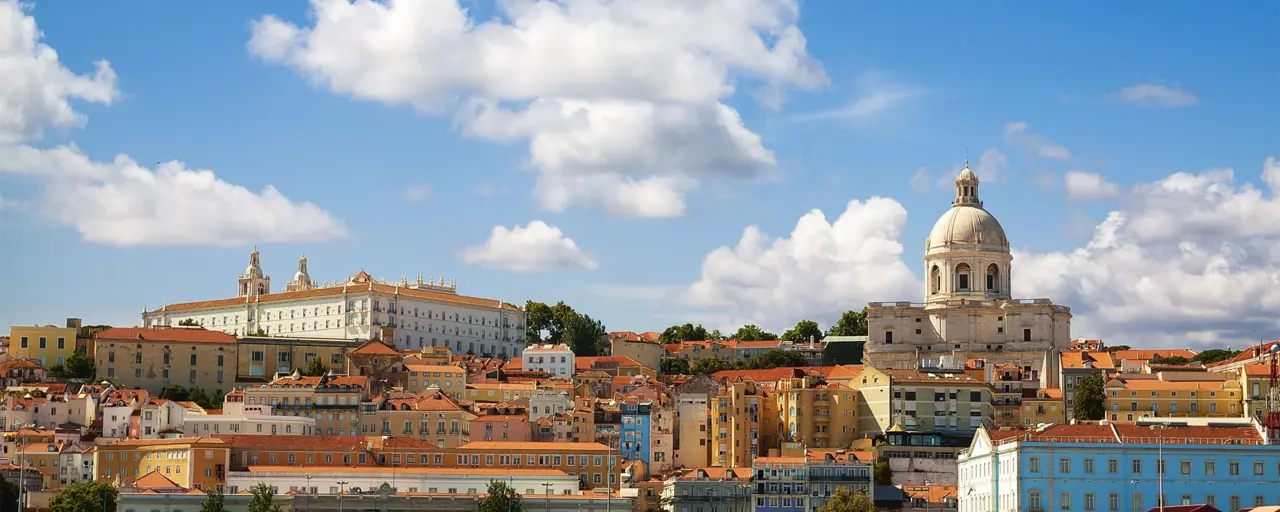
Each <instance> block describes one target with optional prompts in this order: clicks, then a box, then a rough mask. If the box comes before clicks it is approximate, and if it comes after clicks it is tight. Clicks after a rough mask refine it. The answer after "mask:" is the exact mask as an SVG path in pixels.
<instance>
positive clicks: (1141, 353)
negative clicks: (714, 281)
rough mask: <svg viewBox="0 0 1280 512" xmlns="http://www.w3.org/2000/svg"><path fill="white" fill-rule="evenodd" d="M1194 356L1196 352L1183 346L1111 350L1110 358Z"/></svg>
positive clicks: (1147, 358)
mask: <svg viewBox="0 0 1280 512" xmlns="http://www.w3.org/2000/svg"><path fill="white" fill-rule="evenodd" d="M1195 356H1196V353H1195V352H1194V351H1191V350H1188V349H1185V348H1173V349H1154V350H1113V351H1111V358H1112V359H1114V360H1116V361H1119V360H1121V359H1130V360H1138V359H1140V360H1143V361H1146V360H1149V359H1155V358H1157V357H1185V358H1187V359H1191V358H1193V357H1195Z"/></svg>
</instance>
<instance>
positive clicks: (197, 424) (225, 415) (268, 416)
mask: <svg viewBox="0 0 1280 512" xmlns="http://www.w3.org/2000/svg"><path fill="white" fill-rule="evenodd" d="M243 400H244V398H243V397H239V399H238V400H237V399H234V398H232V397H229V399H228V400H227V401H225V402H223V404H222V414H203V413H199V412H195V411H187V417H186V422H185V426H184V430H185V432H186V435H187V437H201V436H216V435H219V434H239V435H250V436H255V435H256V436H290V435H293V436H298V435H302V436H309V435H313V434H314V433H315V429H316V420H315V418H309V417H306V416H272V411H271V406H270V405H248V404H246V403H244V401H243Z"/></svg>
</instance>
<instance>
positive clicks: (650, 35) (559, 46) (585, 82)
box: [248, 0, 826, 217]
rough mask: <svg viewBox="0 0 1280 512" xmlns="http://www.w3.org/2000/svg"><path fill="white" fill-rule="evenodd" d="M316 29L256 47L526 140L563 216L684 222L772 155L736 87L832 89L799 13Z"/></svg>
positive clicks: (592, 13)
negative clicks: (739, 104) (703, 190)
mask: <svg viewBox="0 0 1280 512" xmlns="http://www.w3.org/2000/svg"><path fill="white" fill-rule="evenodd" d="M311 4H312V11H313V12H312V16H311V20H310V22H309V23H307V24H305V25H303V26H299V25H295V24H292V23H289V22H286V21H283V20H281V19H279V18H276V17H274V16H265V17H263V18H261V19H259V20H257V21H256V22H255V23H254V27H253V37H252V39H251V40H250V42H249V45H248V46H249V50H250V51H251V52H252V53H253V54H255V55H257V56H258V57H260V58H262V59H264V60H266V61H269V62H273V63H278V64H282V65H285V66H289V67H291V68H293V69H295V70H297V71H299V72H300V73H301V74H303V75H304V76H306V77H308V78H309V79H311V80H312V81H313V82H314V83H317V84H319V85H321V86H323V87H326V88H328V89H330V90H332V91H334V92H337V93H341V94H348V95H351V96H353V97H356V98H361V99H367V100H372V101H379V102H384V103H390V104H405V105H411V106H412V107H414V108H416V109H419V110H421V111H424V112H430V113H443V112H448V111H450V110H451V109H455V108H456V109H457V110H458V112H457V114H456V119H457V122H458V124H459V125H460V126H461V128H462V129H463V130H464V131H466V133H468V134H470V135H472V136H477V137H482V138H485V139H490V140H494V141H501V142H527V144H528V145H529V154H530V164H531V166H532V167H533V168H534V169H536V170H537V171H538V172H539V173H540V174H541V176H540V180H539V184H538V186H537V187H535V188H534V193H535V194H536V195H537V196H538V197H539V200H540V202H541V204H542V206H543V207H544V208H546V209H549V210H552V211H560V210H563V209H565V208H567V207H568V206H569V205H572V204H592V205H595V206H597V207H601V208H604V209H605V210H606V211H609V212H610V213H613V214H616V215H625V216H642V217H671V216H677V215H681V214H682V213H683V212H684V209H685V196H686V195H687V194H688V193H689V192H690V191H691V190H692V189H693V188H695V187H696V186H697V185H698V184H699V183H700V182H701V181H702V180H705V179H720V178H728V179H752V178H757V177H759V176H761V175H762V174H763V173H765V172H767V171H769V170H771V169H772V168H773V167H774V166H775V161H774V159H773V156H772V153H770V152H769V151H768V150H767V149H765V148H764V146H763V145H762V143H761V141H760V138H759V136H758V135H756V134H755V133H753V132H751V131H750V130H749V129H747V128H746V127H745V126H744V125H743V123H742V120H741V118H740V116H739V115H738V113H737V112H736V111H735V110H734V109H732V108H730V107H728V106H726V105H725V104H724V103H723V101H722V100H724V99H725V98H727V97H729V96H731V95H732V94H734V92H735V88H736V87H737V85H738V84H742V83H752V84H756V85H757V86H758V87H757V88H756V90H755V91H754V92H755V95H756V97H757V98H759V99H760V100H761V101H762V102H764V103H765V104H766V105H768V106H773V107H776V106H778V105H780V104H781V102H782V101H783V99H784V94H783V91H785V90H786V89H787V88H793V87H794V88H802V89H813V88H817V87H820V86H822V85H824V84H825V83H826V76H825V74H824V73H823V71H822V68H821V66H820V65H819V64H818V62H817V61H815V60H814V59H812V58H811V57H810V56H809V55H808V53H807V50H806V41H805V37H804V35H803V34H802V33H801V31H800V29H799V28H798V27H797V25H796V21H797V19H798V16H799V6H798V4H797V3H796V1H795V0H713V1H710V2H701V3H696V4H694V3H690V2H685V1H683V0H615V1H603V0H599V1H581V2H567V3H559V2H528V1H519V2H498V8H499V11H500V12H499V14H500V16H499V17H497V18H495V19H491V20H487V21H476V20H474V19H472V18H471V17H470V15H469V13H468V12H467V10H466V9H464V8H463V7H462V6H461V5H459V3H458V2H457V1H456V0H444V1H437V2H406V1H399V2H386V3H379V2H363V1H361V2H350V1H348V0H312V3H311Z"/></svg>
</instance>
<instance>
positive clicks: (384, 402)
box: [360, 388, 477, 448]
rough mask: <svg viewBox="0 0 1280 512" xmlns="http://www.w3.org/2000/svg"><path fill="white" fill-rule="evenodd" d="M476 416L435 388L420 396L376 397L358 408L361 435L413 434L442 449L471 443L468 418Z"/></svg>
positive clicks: (471, 418)
mask: <svg viewBox="0 0 1280 512" xmlns="http://www.w3.org/2000/svg"><path fill="white" fill-rule="evenodd" d="M476 417H477V416H476V414H473V413H472V412H471V411H468V410H467V409H466V408H464V407H463V406H462V405H461V404H459V403H458V401H457V400H456V399H454V398H453V397H452V396H449V395H448V394H446V393H444V392H443V391H441V390H439V389H435V388H431V389H428V390H426V391H423V392H422V394H420V395H411V396H407V397H396V398H389V397H386V396H382V397H378V398H375V399H374V400H373V402H369V403H365V404H364V405H363V406H362V407H361V410H360V435H365V436H378V435H382V436H398V437H401V436H402V437H414V438H417V439H421V440H423V441H426V442H429V443H432V444H434V445H436V446H438V447H441V448H456V447H459V446H462V445H464V444H467V443H469V442H471V420H473V419H475V418H476Z"/></svg>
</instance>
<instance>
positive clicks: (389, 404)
mask: <svg viewBox="0 0 1280 512" xmlns="http://www.w3.org/2000/svg"><path fill="white" fill-rule="evenodd" d="M379 408H380V409H388V408H393V409H392V410H412V411H435V412H467V410H466V409H464V408H463V407H462V405H461V404H459V403H458V401H457V400H455V399H454V398H453V397H451V396H449V395H446V394H445V393H444V392H443V391H440V390H439V389H434V388H433V389H428V390H425V391H423V392H422V393H421V394H419V395H418V396H414V397H410V398H393V399H388V400H385V401H383V402H382V404H379Z"/></svg>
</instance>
